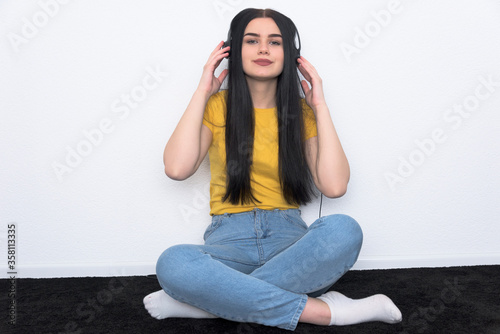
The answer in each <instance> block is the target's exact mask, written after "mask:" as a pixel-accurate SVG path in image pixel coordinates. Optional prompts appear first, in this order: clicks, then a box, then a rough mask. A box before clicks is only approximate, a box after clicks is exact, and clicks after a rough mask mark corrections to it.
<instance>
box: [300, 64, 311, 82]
mask: <svg viewBox="0 0 500 334" xmlns="http://www.w3.org/2000/svg"><path fill="white" fill-rule="evenodd" d="M299 71H300V73H302V75H303V76H304V78H305V79H306V80H307V81H309V82H311V81H312V78H311V76H310V75H309V72H308V71H307V69H306V68H305V67H304V65H302V64H300V65H299Z"/></svg>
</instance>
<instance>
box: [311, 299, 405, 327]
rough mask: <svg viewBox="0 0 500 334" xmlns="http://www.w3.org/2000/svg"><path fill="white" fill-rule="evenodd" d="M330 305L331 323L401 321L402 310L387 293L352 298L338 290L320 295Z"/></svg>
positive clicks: (392, 322)
mask: <svg viewBox="0 0 500 334" xmlns="http://www.w3.org/2000/svg"><path fill="white" fill-rule="evenodd" d="M318 299H321V300H322V301H324V302H325V303H326V304H328V306H329V307H330V312H331V314H332V318H331V321H330V325H337V326H343V325H354V324H359V323H362V322H369V321H383V322H387V323H390V324H395V323H397V322H400V321H401V319H402V315H401V311H400V310H399V309H398V308H397V306H396V305H394V303H393V302H392V300H391V299H390V298H389V297H387V296H386V295H374V296H370V297H367V298H363V299H351V298H348V297H346V296H344V295H343V294H341V293H339V292H336V291H329V292H327V293H325V294H323V295H321V296H319V297H318Z"/></svg>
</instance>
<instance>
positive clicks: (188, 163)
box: [163, 42, 229, 180]
mask: <svg viewBox="0 0 500 334" xmlns="http://www.w3.org/2000/svg"><path fill="white" fill-rule="evenodd" d="M222 45H223V42H221V43H219V44H218V45H217V48H216V49H215V50H214V51H213V52H212V53H211V54H210V57H209V59H208V62H207V63H206V64H205V66H204V67H203V74H202V76H201V80H200V84H199V85H198V88H197V89H196V91H195V92H194V94H193V97H192V98H191V101H190V102H189V105H188V107H187V108H186V111H184V114H183V115H182V117H181V119H180V121H179V123H178V124H177V127H176V128H175V130H174V132H173V133H172V135H171V136H170V139H169V140H168V142H167V145H166V146H165V151H164V152H163V163H164V164H165V173H166V174H167V176H168V177H170V178H171V179H174V180H184V179H187V178H188V177H190V176H191V175H193V174H194V173H195V172H196V170H197V169H198V167H199V166H200V164H201V162H202V161H203V159H204V158H205V156H206V154H207V151H208V148H209V146H210V142H211V141H212V133H211V132H210V130H209V129H208V128H207V127H206V126H204V125H203V113H204V111H205V107H206V105H207V102H208V99H209V98H210V96H212V95H213V94H215V93H217V92H218V91H219V88H220V86H221V84H222V82H223V81H224V79H225V78H226V76H227V70H224V71H222V73H221V74H220V75H219V77H218V78H217V77H215V75H214V72H215V70H216V68H217V67H218V66H219V65H220V63H221V61H222V59H223V58H224V57H226V56H227V55H228V53H227V51H228V50H229V47H226V48H224V49H221V47H222Z"/></svg>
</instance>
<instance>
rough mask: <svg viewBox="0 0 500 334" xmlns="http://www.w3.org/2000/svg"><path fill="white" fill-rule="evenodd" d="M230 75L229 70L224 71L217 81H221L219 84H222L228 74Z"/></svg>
mask: <svg viewBox="0 0 500 334" xmlns="http://www.w3.org/2000/svg"><path fill="white" fill-rule="evenodd" d="M228 73H229V71H228V69H227V68H226V69H225V70H223V71H222V72H221V73H220V75H219V77H218V78H217V80H219V82H220V83H221V84H222V83H223V82H224V79H226V77H227V74H228Z"/></svg>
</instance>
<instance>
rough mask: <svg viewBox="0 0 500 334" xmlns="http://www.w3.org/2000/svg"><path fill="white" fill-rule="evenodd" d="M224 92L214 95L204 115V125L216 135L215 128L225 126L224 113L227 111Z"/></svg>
mask: <svg viewBox="0 0 500 334" xmlns="http://www.w3.org/2000/svg"><path fill="white" fill-rule="evenodd" d="M223 94H224V92H219V93H217V94H214V95H212V96H211V97H210V98H209V99H208V102H207V105H206V106H205V112H204V113H203V124H204V125H206V126H207V127H208V128H209V129H210V131H211V132H212V133H214V127H215V126H223V124H224V115H223V114H224V111H225V98H224V95H223Z"/></svg>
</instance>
